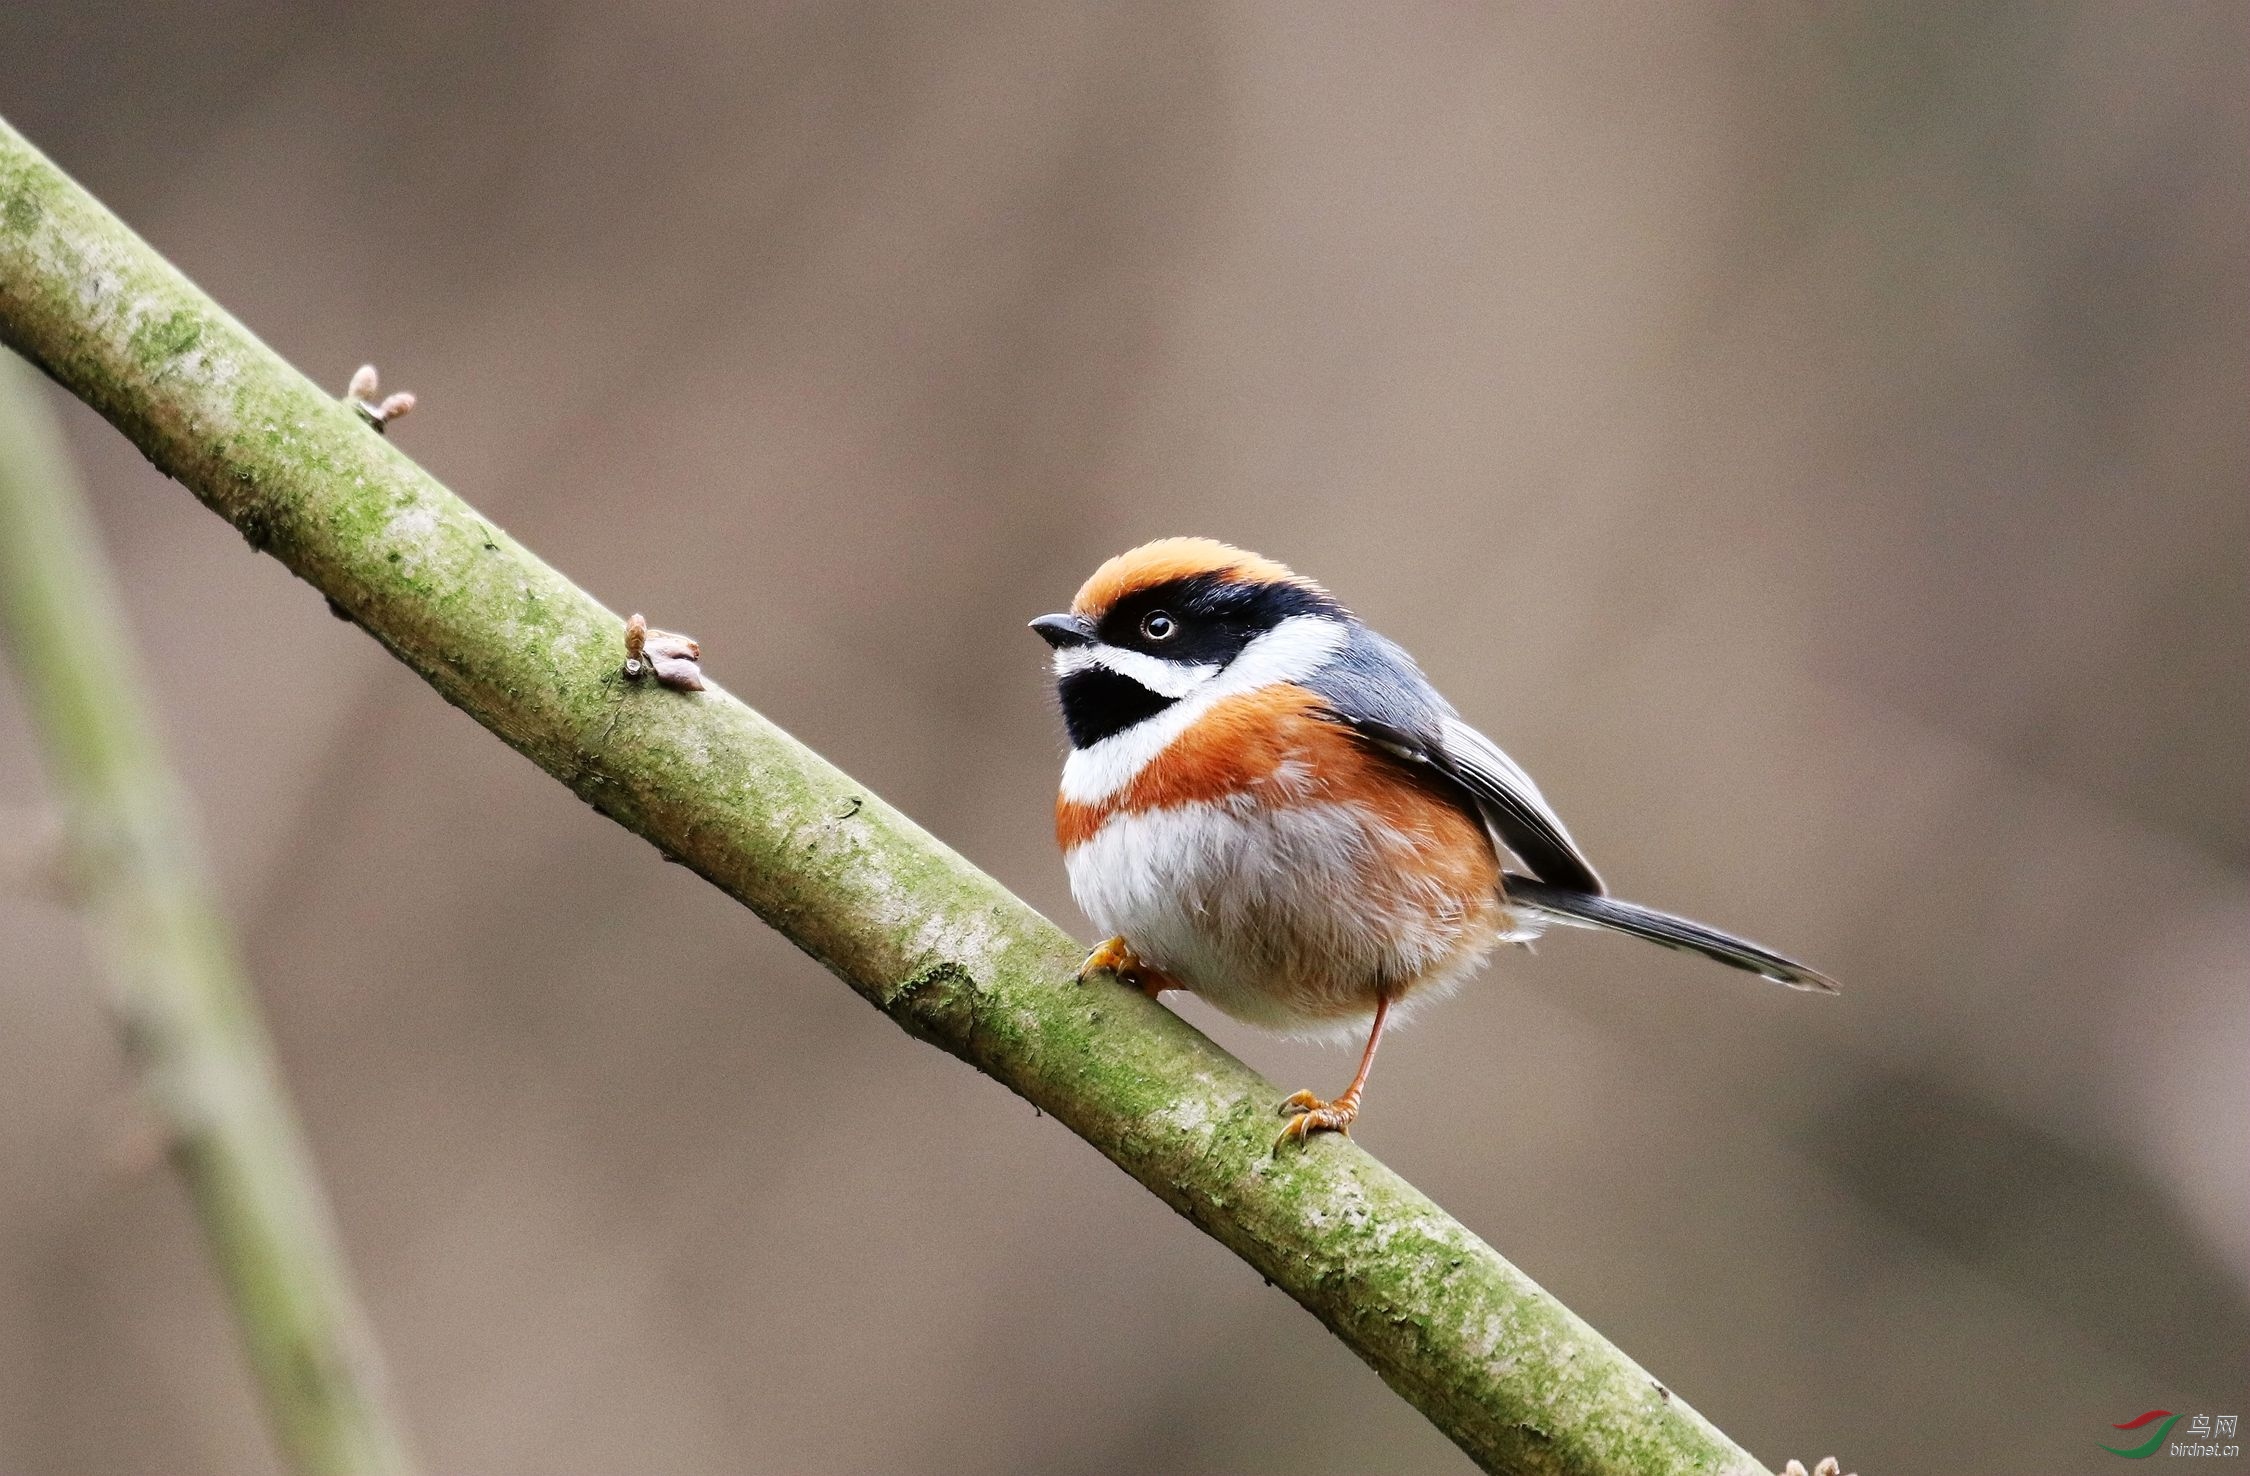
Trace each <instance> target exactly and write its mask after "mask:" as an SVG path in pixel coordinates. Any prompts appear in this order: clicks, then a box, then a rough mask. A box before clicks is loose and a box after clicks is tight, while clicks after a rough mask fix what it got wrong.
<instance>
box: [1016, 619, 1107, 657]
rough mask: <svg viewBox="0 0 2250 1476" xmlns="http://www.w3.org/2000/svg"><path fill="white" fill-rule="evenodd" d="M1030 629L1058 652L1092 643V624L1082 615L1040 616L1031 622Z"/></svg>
mask: <svg viewBox="0 0 2250 1476" xmlns="http://www.w3.org/2000/svg"><path fill="white" fill-rule="evenodd" d="M1031 628H1032V629H1033V630H1036V631H1038V632H1039V639H1041V640H1043V641H1045V642H1046V643H1047V644H1048V645H1050V646H1053V647H1054V648H1055V649H1056V650H1058V651H1063V650H1067V649H1069V648H1070V647H1072V646H1091V645H1092V644H1093V643H1094V622H1093V621H1091V620H1088V619H1087V618H1086V617H1085V616H1083V615H1042V616H1040V617H1039V618H1038V619H1037V620H1034V621H1032V622H1031Z"/></svg>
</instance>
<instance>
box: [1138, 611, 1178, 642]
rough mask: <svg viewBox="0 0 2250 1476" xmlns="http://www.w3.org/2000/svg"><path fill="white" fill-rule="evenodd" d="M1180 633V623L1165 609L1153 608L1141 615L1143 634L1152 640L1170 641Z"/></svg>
mask: <svg viewBox="0 0 2250 1476" xmlns="http://www.w3.org/2000/svg"><path fill="white" fill-rule="evenodd" d="M1179 633H1180V623H1179V622H1178V621H1177V620H1174V619H1173V618H1172V617H1171V615H1169V614H1168V613H1166V612H1165V611H1163V610H1151V611H1149V612H1148V613H1147V614H1146V615H1143V616H1142V617H1141V634H1142V635H1144V636H1146V637H1148V638H1149V639H1150V640H1152V641H1168V640H1170V639H1172V637H1174V636H1176V635H1178V634H1179Z"/></svg>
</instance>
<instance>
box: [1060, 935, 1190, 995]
mask: <svg viewBox="0 0 2250 1476" xmlns="http://www.w3.org/2000/svg"><path fill="white" fill-rule="evenodd" d="M1095 974H1112V975H1114V976H1116V978H1117V981H1118V982H1119V983H1120V984H1129V985H1131V986H1132V987H1133V988H1135V989H1138V990H1139V991H1140V992H1141V993H1143V994H1145V995H1147V996H1148V997H1149V998H1150V999H1154V998H1156V997H1157V996H1158V995H1160V994H1162V993H1163V992H1164V991H1165V990H1167V989H1177V988H1179V987H1180V986H1179V983H1178V981H1177V980H1175V979H1174V978H1173V977H1172V976H1171V975H1170V974H1167V973H1165V972H1164V971H1163V970H1162V969H1153V968H1150V967H1149V966H1148V965H1147V964H1145V963H1142V962H1141V960H1140V957H1139V955H1137V954H1135V953H1134V952H1133V946H1132V945H1131V944H1130V943H1127V942H1126V941H1125V940H1124V939H1123V938H1105V939H1103V940H1102V942H1101V943H1100V944H1099V945H1098V946H1096V947H1095V949H1094V951H1093V952H1092V953H1089V954H1087V955H1086V961H1085V962H1084V963H1082V964H1080V965H1079V966H1078V982H1079V983H1081V984H1083V983H1085V982H1086V980H1087V979H1088V978H1090V977H1092V976H1093V975H1095Z"/></svg>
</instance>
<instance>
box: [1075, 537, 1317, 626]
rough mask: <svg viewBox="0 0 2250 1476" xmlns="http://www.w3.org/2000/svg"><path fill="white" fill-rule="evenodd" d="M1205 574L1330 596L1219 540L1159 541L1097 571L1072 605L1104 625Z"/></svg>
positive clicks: (1285, 568)
mask: <svg viewBox="0 0 2250 1476" xmlns="http://www.w3.org/2000/svg"><path fill="white" fill-rule="evenodd" d="M1199 574H1208V575H1216V576H1217V577H1219V578H1222V579H1234V580H1240V581H1242V582H1243V583H1245V584H1294V585H1296V586H1297V587H1299V588H1300V589H1308V590H1312V591H1314V592H1316V593H1320V594H1326V593H1327V591H1326V590H1323V589H1322V588H1321V587H1320V586H1319V585H1318V584H1315V583H1314V582H1313V581H1312V580H1310V579H1307V578H1305V577H1304V576H1303V575H1302V574H1299V573H1297V572H1296V571H1295V570H1293V569H1291V568H1290V567H1289V566H1288V565H1286V564H1279V563H1276V562H1274V561H1273V560H1272V559H1269V558H1265V557H1263V556H1261V555H1259V554H1254V553H1252V552H1250V551H1249V550H1248V549H1243V548H1236V547H1235V546H1234V545H1233V544H1231V543H1221V542H1219V540H1218V539H1216V538H1159V539H1157V540H1156V541H1155V542H1154V543H1144V544H1142V545H1141V546H1140V547H1139V548H1135V549H1128V550H1127V551H1126V552H1124V553H1121V554H1119V555H1118V556H1117V557H1116V558H1114V559H1111V560H1110V561H1109V562H1107V563H1105V564H1103V565H1102V566H1101V567H1100V568H1099V569H1096V570H1095V571H1094V576H1093V578H1091V579H1089V580H1087V581H1086V583H1085V584H1084V585H1083V586H1082V587H1080V589H1079V591H1078V596H1077V598H1075V599H1073V600H1072V601H1071V602H1070V608H1071V611H1072V613H1073V614H1078V615H1084V616H1086V617H1087V618H1088V619H1091V620H1099V619H1101V618H1102V616H1104V615H1106V614H1108V613H1109V611H1110V609H1111V607H1113V606H1114V605H1116V603H1117V602H1118V601H1119V600H1122V599H1124V598H1125V597H1126V596H1127V595H1131V594H1136V593H1138V592H1139V591H1141V590H1144V589H1154V588H1156V587H1157V586H1158V585H1161V584H1170V583H1172V582H1173V581H1174V580H1178V579H1193V578H1194V577H1196V576H1197V575H1199Z"/></svg>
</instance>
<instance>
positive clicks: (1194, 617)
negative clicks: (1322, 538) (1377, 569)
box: [1096, 574, 1342, 666]
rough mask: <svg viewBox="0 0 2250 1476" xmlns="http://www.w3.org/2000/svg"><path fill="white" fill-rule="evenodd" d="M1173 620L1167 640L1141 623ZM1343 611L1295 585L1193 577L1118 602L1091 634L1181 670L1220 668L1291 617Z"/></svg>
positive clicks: (1326, 597)
mask: <svg viewBox="0 0 2250 1476" xmlns="http://www.w3.org/2000/svg"><path fill="white" fill-rule="evenodd" d="M1159 610H1161V611H1163V612H1164V613H1165V614H1167V615H1169V616H1171V617H1172V621H1173V627H1174V628H1173V632H1172V634H1171V636H1170V637H1169V638H1168V639H1165V640H1151V639H1149V638H1148V636H1146V635H1145V634H1143V633H1142V630H1141V623H1142V622H1143V621H1145V620H1147V619H1148V617H1149V616H1150V615H1151V614H1153V613H1155V612H1156V611H1159ZM1341 610H1342V606H1340V605H1338V604H1337V603H1336V601H1335V599H1334V598H1333V597H1331V596H1329V595H1326V594H1323V593H1321V592H1320V591H1318V590H1312V589H1306V588H1304V587H1303V586H1302V585H1296V584H1246V583H1243V582H1241V581H1239V580H1234V579H1227V578H1225V577H1223V576H1221V575H1217V574H1197V575H1194V576H1192V577H1190V578H1187V579H1175V580H1172V581H1170V582H1169V583H1166V584H1159V585H1157V586H1155V587H1154V588H1151V589H1144V590H1141V591H1140V592H1139V593H1137V594H1132V595H1128V596H1127V597H1126V598H1124V599H1122V600H1119V601H1118V602H1117V604H1116V605H1115V606H1114V607H1112V608H1111V610H1110V612H1109V613H1108V614H1107V615H1105V616H1103V617H1102V622H1101V624H1100V625H1099V626H1098V627H1096V633H1097V634H1098V635H1099V637H1100V638H1101V640H1102V641H1103V643H1104V644H1106V645H1111V646H1117V647H1119V648H1121V649H1123V650H1127V651H1142V652H1146V653H1147V654H1148V655H1151V656H1154V657H1157V658H1158V659H1159V660H1163V661H1175V662H1178V663H1179V664H1181V665H1183V666H1224V665H1226V664H1227V663H1228V662H1230V661H1232V660H1234V658H1235V657H1237V656H1239V655H1241V654H1242V648H1243V647H1244V646H1247V645H1249V644H1250V643H1251V642H1252V641H1254V640H1256V639H1257V638H1258V637H1259V636H1262V635H1264V634H1265V633H1266V632H1267V631H1269V630H1272V629H1273V628H1274V627H1275V626H1277V625H1279V624H1281V622H1282V621H1284V620H1287V619H1288V618H1289V617H1290V616H1292V615H1334V614H1338V613H1340V612H1341Z"/></svg>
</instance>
